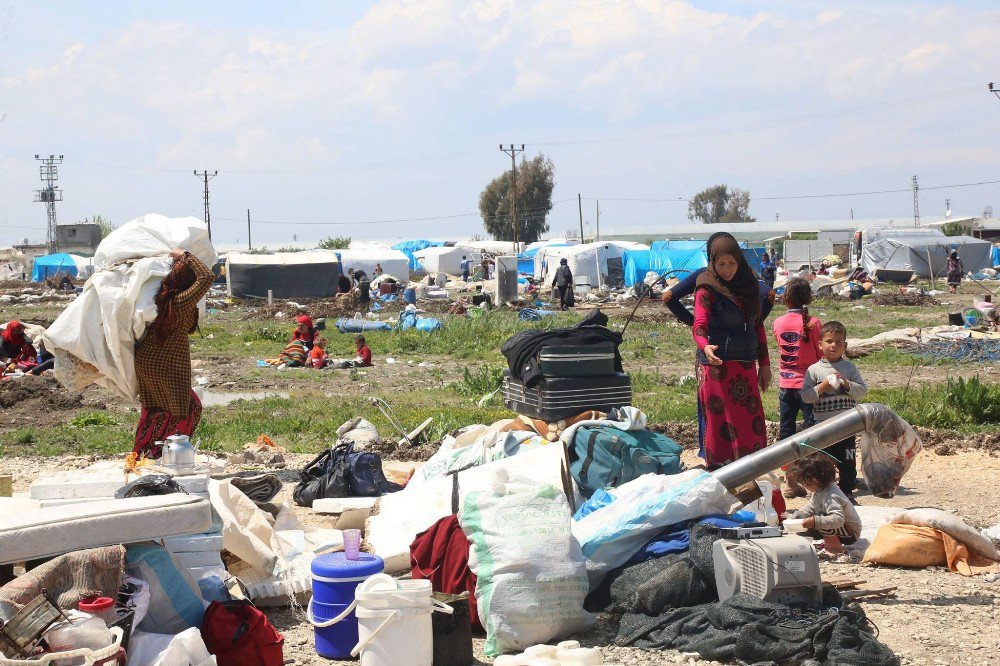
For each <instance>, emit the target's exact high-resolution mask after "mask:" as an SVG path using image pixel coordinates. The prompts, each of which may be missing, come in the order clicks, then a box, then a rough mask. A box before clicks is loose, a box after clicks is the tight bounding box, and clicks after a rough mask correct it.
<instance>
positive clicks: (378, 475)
mask: <svg viewBox="0 0 1000 666" xmlns="http://www.w3.org/2000/svg"><path fill="white" fill-rule="evenodd" d="M299 478H300V479H301V481H299V484H298V485H297V486H295V490H294V491H293V492H292V499H293V500H295V503H296V504H298V505H299V506H308V507H311V506H312V503H313V501H315V500H317V499H322V498H324V497H379V496H380V495H385V494H387V493H394V492H396V491H397V490H402V489H403V486H401V485H399V484H398V483H392V482H391V481H389V480H388V479H386V478H385V474H384V473H383V472H382V458H381V457H380V456H379V455H378V454H377V453H372V452H370V451H355V450H354V446H353V445H352V444H340V445H339V446H337V447H335V448H333V449H328V450H326V451H323V452H322V453H321V454H319V455H318V456H316V458H315V459H314V460H313V461H312V462H311V463H309V464H308V465H306V466H305V468H303V470H302V472H301V473H300V474H299Z"/></svg>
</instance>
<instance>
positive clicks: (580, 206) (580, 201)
mask: <svg viewBox="0 0 1000 666" xmlns="http://www.w3.org/2000/svg"><path fill="white" fill-rule="evenodd" d="M576 207H577V208H578V209H579V211H580V242H581V243H583V242H585V241H584V240H583V195H582V194H580V193H579V192H578V193H577V195H576Z"/></svg>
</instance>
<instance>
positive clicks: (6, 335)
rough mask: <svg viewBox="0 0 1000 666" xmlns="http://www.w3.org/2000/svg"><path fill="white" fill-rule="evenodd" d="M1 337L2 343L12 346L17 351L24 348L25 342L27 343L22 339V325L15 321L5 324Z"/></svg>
mask: <svg viewBox="0 0 1000 666" xmlns="http://www.w3.org/2000/svg"><path fill="white" fill-rule="evenodd" d="M2 335H3V341H4V342H6V343H7V344H8V345H9V346H14V347H17V348H19V349H20V348H21V347H23V346H24V344H25V342H27V341H26V340H25V339H24V324H22V323H21V322H19V321H17V320H16V319H15V320H12V321H11V322H10V323H9V324H7V328H5V329H3V333H2Z"/></svg>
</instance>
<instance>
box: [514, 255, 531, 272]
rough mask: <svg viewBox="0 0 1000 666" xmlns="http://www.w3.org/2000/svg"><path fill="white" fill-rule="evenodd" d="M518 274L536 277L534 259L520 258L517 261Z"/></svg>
mask: <svg viewBox="0 0 1000 666" xmlns="http://www.w3.org/2000/svg"><path fill="white" fill-rule="evenodd" d="M517 272H518V274H520V275H534V274H535V259H534V257H524V258H520V257H519V258H518V260H517Z"/></svg>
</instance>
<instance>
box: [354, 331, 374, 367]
mask: <svg viewBox="0 0 1000 666" xmlns="http://www.w3.org/2000/svg"><path fill="white" fill-rule="evenodd" d="M354 348H355V350H356V351H357V354H358V355H357V358H355V359H354V364H355V365H358V366H362V367H368V366H370V365H371V364H372V350H371V348H370V347H369V346H368V343H367V342H366V341H365V336H363V335H358V336H356V337H355V338H354Z"/></svg>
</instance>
